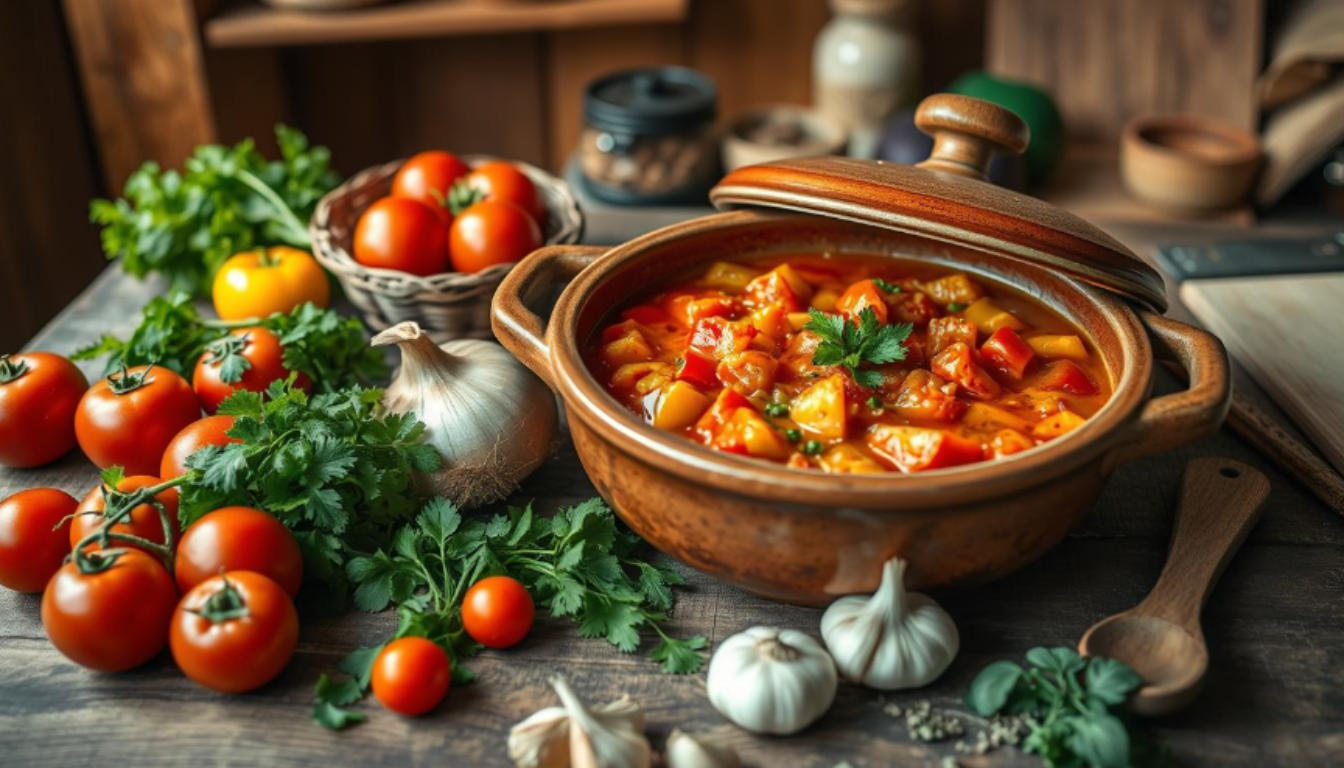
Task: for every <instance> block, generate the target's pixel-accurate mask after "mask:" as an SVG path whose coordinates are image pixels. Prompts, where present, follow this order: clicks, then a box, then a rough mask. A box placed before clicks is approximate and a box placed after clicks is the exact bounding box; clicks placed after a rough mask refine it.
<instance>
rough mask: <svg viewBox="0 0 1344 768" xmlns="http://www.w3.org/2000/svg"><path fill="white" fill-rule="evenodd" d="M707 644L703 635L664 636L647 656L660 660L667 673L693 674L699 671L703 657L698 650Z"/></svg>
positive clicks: (702, 663)
mask: <svg viewBox="0 0 1344 768" xmlns="http://www.w3.org/2000/svg"><path fill="white" fill-rule="evenodd" d="M707 645H709V641H707V640H706V639H705V638H704V636H703V635H692V636H691V637H689V638H687V639H685V640H678V639H676V638H673V637H664V638H662V641H661V642H659V643H658V645H657V646H655V647H654V649H653V650H652V651H651V652H650V653H649V658H650V659H653V660H654V661H657V662H660V663H661V664H662V665H663V671H664V672H666V673H667V674H669V675H693V674H695V673H696V672H699V671H700V667H702V666H703V665H704V663H705V657H704V655H703V654H701V653H700V651H702V650H704V648H705V647H706V646H707Z"/></svg>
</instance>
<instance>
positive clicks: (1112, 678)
mask: <svg viewBox="0 0 1344 768" xmlns="http://www.w3.org/2000/svg"><path fill="white" fill-rule="evenodd" d="M1027 661H1028V663H1029V664H1030V665H1031V666H1030V668H1029V669H1023V668H1022V667H1021V666H1019V665H1018V664H1016V663H1014V662H1011V661H996V662H994V663H992V664H990V665H989V666H987V667H985V668H984V669H983V670H981V671H980V674H979V675H977V676H976V678H975V681H974V682H972V683H971V689H970V692H969V693H968V694H967V695H966V705H967V706H968V707H970V708H971V709H972V710H973V711H974V712H975V713H976V714H978V715H980V716H981V717H990V716H992V715H996V714H1000V713H1002V714H1011V715H1025V716H1026V717H1028V718H1029V720H1028V726H1029V728H1030V733H1029V734H1028V735H1027V738H1026V739H1025V740H1024V741H1023V742H1022V749H1023V750H1025V751H1027V752H1032V753H1035V754H1037V755H1040V757H1041V759H1042V760H1043V761H1044V762H1045V764H1046V765H1047V766H1052V767H1053V766H1075V765H1088V766H1093V768H1127V766H1129V765H1130V764H1131V744H1130V736H1129V732H1128V731H1127V730H1126V729H1125V724H1124V722H1123V721H1121V720H1120V718H1118V717H1116V716H1115V715H1114V714H1113V713H1112V712H1111V708H1112V707H1117V706H1119V705H1121V704H1123V703H1124V701H1125V699H1126V698H1128V697H1129V694H1130V693H1132V692H1133V691H1134V690H1136V689H1137V688H1138V687H1139V686H1140V685H1142V684H1143V680H1142V679H1141V678H1140V677H1139V675H1138V673H1136V672H1135V671H1134V670H1133V669H1130V668H1129V666H1128V665H1126V664H1124V663H1123V662H1120V661H1116V660H1114V659H1106V658H1099V657H1090V658H1082V657H1081V656H1079V655H1078V654H1077V653H1076V652H1075V651H1074V650H1073V649H1071V648H1063V647H1060V648H1032V649H1031V650H1030V651H1027Z"/></svg>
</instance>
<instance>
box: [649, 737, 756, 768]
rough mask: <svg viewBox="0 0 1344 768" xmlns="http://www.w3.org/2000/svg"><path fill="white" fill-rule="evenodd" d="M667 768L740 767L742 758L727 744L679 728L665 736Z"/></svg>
mask: <svg viewBox="0 0 1344 768" xmlns="http://www.w3.org/2000/svg"><path fill="white" fill-rule="evenodd" d="M663 761H664V763H665V764H666V766H667V768H741V765H742V759H741V758H739V757H738V756H737V750H735V749H733V748H732V747H730V746H728V745H727V744H716V743H714V742H713V741H711V740H710V739H707V738H704V737H696V736H691V735H689V734H687V733H685V732H683V731H682V730H681V729H680V728H675V729H673V731H672V733H671V735H669V736H668V737H667V754H666V755H665V756H664V760H663Z"/></svg>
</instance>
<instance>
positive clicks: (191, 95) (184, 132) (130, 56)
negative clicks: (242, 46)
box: [64, 0, 215, 189]
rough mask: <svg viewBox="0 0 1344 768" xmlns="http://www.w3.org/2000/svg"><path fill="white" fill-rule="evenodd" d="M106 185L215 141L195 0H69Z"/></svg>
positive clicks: (67, 8)
mask: <svg viewBox="0 0 1344 768" xmlns="http://www.w3.org/2000/svg"><path fill="white" fill-rule="evenodd" d="M64 7H65V15H66V19H67V23H68V24H69V27H70V34H71V38H72V39H73V41H74V44H75V52H76V54H77V55H76V58H77V60H78V62H79V69H80V76H81V80H82V81H83V86H84V99H85V103H86V105H87V107H88V110H89V113H90V116H91V119H92V121H93V126H94V130H95V132H96V134H97V140H98V145H99V147H100V148H101V153H100V154H101V157H100V159H101V161H102V164H103V171H104V176H105V177H106V179H107V181H108V185H109V186H110V187H112V188H114V189H119V188H120V187H121V185H122V183H123V182H124V181H125V179H126V177H127V175H129V174H130V173H131V171H133V170H135V169H136V168H137V167H138V166H139V165H140V164H141V163H142V162H144V161H145V160H156V161H158V162H159V163H160V164H162V165H165V166H176V165H178V164H179V163H180V162H181V160H182V158H184V157H186V156H187V155H188V154H190V153H191V150H192V149H193V148H194V147H195V146H196V145H197V144H203V143H206V142H210V141H214V139H215V128H214V116H213V113H212V109H211V106H210V98H209V87H208V85H207V84H206V80H205V67H204V63H203V58H202V55H201V45H200V36H199V34H198V31H197V25H196V11H195V7H194V5H193V3H192V0H64Z"/></svg>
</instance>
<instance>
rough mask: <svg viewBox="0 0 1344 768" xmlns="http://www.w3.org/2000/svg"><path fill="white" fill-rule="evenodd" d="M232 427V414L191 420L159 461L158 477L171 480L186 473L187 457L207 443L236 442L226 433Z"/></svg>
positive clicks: (224, 443) (223, 443)
mask: <svg viewBox="0 0 1344 768" xmlns="http://www.w3.org/2000/svg"><path fill="white" fill-rule="evenodd" d="M230 429H233V417H232V416H206V417H205V418H204V419H200V420H198V421H193V422H192V423H190V424H188V425H187V426H185V427H183V428H182V431H181V432H178V433H177V437H174V438H173V441H172V442H171V443H169V444H168V448H167V449H166V450H164V452H163V459H162V460H160V461H159V479H161V480H172V479H173V478H175V477H181V476H182V475H185V474H186V473H187V457H188V456H190V455H191V454H193V453H195V452H196V450H197V449H199V448H204V447H205V446H207V445H227V444H229V443H236V442H238V440H237V439H236V438H232V437H229V436H228V434H226V433H227V432H228V431H229V430H230Z"/></svg>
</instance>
